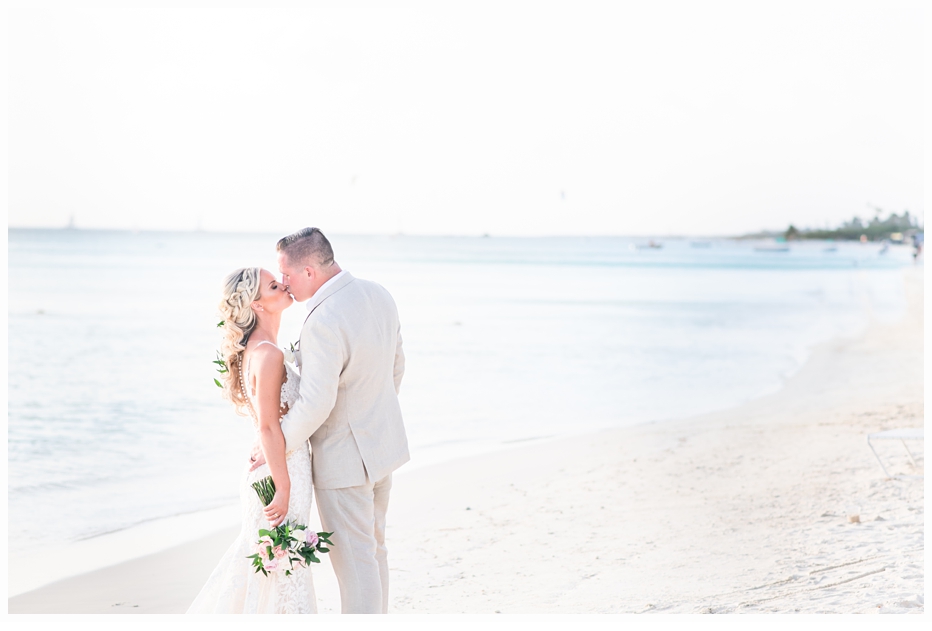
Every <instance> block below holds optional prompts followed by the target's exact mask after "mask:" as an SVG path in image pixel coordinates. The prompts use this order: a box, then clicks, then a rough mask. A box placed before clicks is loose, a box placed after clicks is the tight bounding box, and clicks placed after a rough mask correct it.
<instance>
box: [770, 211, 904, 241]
mask: <svg viewBox="0 0 932 631" xmlns="http://www.w3.org/2000/svg"><path fill="white" fill-rule="evenodd" d="M876 210H877V215H876V216H875V217H874V218H873V219H871V220H870V221H868V222H864V221H862V220H861V218H860V217H854V218H853V219H851V221H846V222H845V223H843V224H842V225H841V226H840V227H839V228H835V229H834V230H830V229H812V228H803V229H801V230H800V229H799V228H797V227H796V226H794V225H792V224H790V227H789V228H787V230H786V232H785V233H783V236H784V237H786V240H787V241H791V240H793V239H837V240H852V241H855V240H858V239H860V238H861V237H862V236H864V237H867V239H868V240H869V241H882V240H884V239H889V238H890V237H891V235H894V236H896V235H902V238H904V239H905V238H907V237H910V236H912V235H914V234H916V233H917V232H922V227H920V225H919V221H918V219H917V218H916V217H914V216H912V215H910V214H909V211H908V210H904V211H903V214H902V215H898V214H896V213H890V215H889V216H888V217H887V218H886V219H881V218H880V213H881V212H882V211H881V210H880V209H879V208H878V209H876Z"/></svg>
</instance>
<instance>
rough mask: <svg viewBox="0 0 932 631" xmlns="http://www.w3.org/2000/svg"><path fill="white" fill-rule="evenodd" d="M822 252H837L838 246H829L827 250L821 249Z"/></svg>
mask: <svg viewBox="0 0 932 631" xmlns="http://www.w3.org/2000/svg"><path fill="white" fill-rule="evenodd" d="M822 251H823V252H837V251H838V246H837V245H830V246H828V247H827V248H822Z"/></svg>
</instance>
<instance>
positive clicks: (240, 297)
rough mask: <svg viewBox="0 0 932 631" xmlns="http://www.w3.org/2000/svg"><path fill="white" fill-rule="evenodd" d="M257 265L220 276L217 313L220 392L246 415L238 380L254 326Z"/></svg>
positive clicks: (257, 291)
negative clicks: (222, 366)
mask: <svg viewBox="0 0 932 631" xmlns="http://www.w3.org/2000/svg"><path fill="white" fill-rule="evenodd" d="M260 271H261V270H260V268H258V267H243V268H240V269H238V270H236V271H235V272H233V273H232V274H230V275H228V276H227V277H226V278H224V279H223V299H222V300H221V301H220V316H221V317H222V318H223V326H222V327H221V329H222V330H223V341H222V342H221V343H220V356H221V358H222V359H223V360H224V361H225V362H226V369H227V372H225V373H223V374H222V375H221V378H222V382H223V395H224V396H225V397H226V398H227V399H229V400H230V401H232V402H233V405H234V406H236V413H237V414H240V415H242V416H246V415H247V414H248V410H249V401H247V400H246V398H245V396H244V395H243V391H244V390H245V385H244V384H243V383H242V381H241V375H242V363H243V351H244V350H246V342H247V341H248V340H249V334H250V333H252V330H253V329H254V328H256V313H255V311H253V310H252V303H253V302H254V301H256V300H258V299H259V272H260Z"/></svg>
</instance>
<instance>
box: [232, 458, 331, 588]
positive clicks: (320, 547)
mask: <svg viewBox="0 0 932 631" xmlns="http://www.w3.org/2000/svg"><path fill="white" fill-rule="evenodd" d="M252 488H253V489H255V491H256V494H257V495H258V496H259V501H261V502H262V505H263V506H268V505H269V504H270V503H271V502H272V499H273V498H274V497H275V482H274V481H273V480H272V477H271V476H267V477H265V478H262V479H261V480H259V481H257V482H253V484H252ZM332 535H333V533H332V532H318V533H312V532H311V533H309V532H308V530H307V526H304V525H301V524H296V523H293V522H285V523H283V524H280V525H278V526H276V527H275V528H271V529H265V528H263V529H260V530H259V541H258V542H257V543H258V546H259V552H257V553H256V554H252V555H250V556H248V557H246V558H247V559H252V566H253V567H254V568H256V572H262V574H264V575H265V576H268V575H269V571H270V570H272V569H282V568H283V567H284V564H286V563H287V569H285V576H288V575H290V574H291V571H292V570H294V564H295V563H298V564H300V565H304V566H305V567H306V566H307V564H308V563H320V559H318V558H317V554H318V553H319V554H326V553H328V552H330V548H328V547H326V546H328V545H329V546H332V545H333V542H332V541H330V537H331V536H332ZM325 544H326V545H325ZM276 549H278V550H279V557H278V559H276V555H275V551H276ZM273 564H274V565H273ZM280 565H281V566H282V567H279V566H280Z"/></svg>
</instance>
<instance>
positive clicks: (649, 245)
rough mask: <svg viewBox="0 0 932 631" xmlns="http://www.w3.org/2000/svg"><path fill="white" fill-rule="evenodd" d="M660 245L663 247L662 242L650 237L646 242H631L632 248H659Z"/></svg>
mask: <svg viewBox="0 0 932 631" xmlns="http://www.w3.org/2000/svg"><path fill="white" fill-rule="evenodd" d="M662 247H663V244H662V243H658V242H656V241H654V240H653V239H651V240H650V241H648V242H647V243H632V244H631V249H632V250H659V249H660V248H662Z"/></svg>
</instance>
